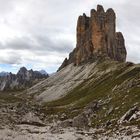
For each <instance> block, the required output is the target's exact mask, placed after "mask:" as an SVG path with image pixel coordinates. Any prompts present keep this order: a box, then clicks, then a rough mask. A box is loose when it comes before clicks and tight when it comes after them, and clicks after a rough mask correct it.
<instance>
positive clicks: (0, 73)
mask: <svg viewBox="0 0 140 140" xmlns="http://www.w3.org/2000/svg"><path fill="white" fill-rule="evenodd" d="M7 75H9V72H5V71H2V72H0V77H4V76H7Z"/></svg>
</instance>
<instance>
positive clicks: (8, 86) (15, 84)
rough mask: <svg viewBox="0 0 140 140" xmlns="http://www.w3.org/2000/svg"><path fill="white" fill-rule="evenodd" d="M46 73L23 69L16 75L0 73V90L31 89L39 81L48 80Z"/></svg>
mask: <svg viewBox="0 0 140 140" xmlns="http://www.w3.org/2000/svg"><path fill="white" fill-rule="evenodd" d="M48 77H49V75H48V74H47V73H45V71H44V73H41V72H39V71H33V70H32V69H31V70H27V69H26V68H25V67H22V68H20V70H19V71H18V72H17V74H12V73H11V72H10V73H6V72H4V73H2V76H1V77H0V90H1V91H7V90H8V91H9V90H22V89H26V88H29V87H31V86H32V85H33V84H35V83H37V82H38V81H40V80H41V79H45V78H48Z"/></svg>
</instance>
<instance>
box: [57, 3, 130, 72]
mask: <svg viewBox="0 0 140 140" xmlns="http://www.w3.org/2000/svg"><path fill="white" fill-rule="evenodd" d="M126 54H127V52H126V48H125V40H124V37H123V34H122V33H121V32H116V14H115V12H114V10H113V9H112V8H109V9H108V10H107V11H105V10H104V8H103V6H101V5H97V10H95V9H92V10H91V15H90V17H88V16H86V14H83V15H82V16H79V18H78V21H77V44H76V48H75V49H74V50H73V51H72V52H71V53H70V54H69V59H67V58H66V59H65V60H64V62H63V63H62V65H61V66H60V68H59V69H58V70H61V69H62V68H64V67H65V66H67V65H69V64H71V63H74V65H80V64H82V63H85V62H89V61H96V60H98V58H100V57H103V58H110V59H111V60H115V61H119V62H125V61H126Z"/></svg>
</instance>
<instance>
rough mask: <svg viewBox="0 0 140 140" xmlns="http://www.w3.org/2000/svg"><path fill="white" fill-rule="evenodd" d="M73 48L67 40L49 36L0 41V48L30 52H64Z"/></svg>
mask: <svg viewBox="0 0 140 140" xmlns="http://www.w3.org/2000/svg"><path fill="white" fill-rule="evenodd" d="M72 48H73V46H72V42H70V41H67V40H57V41H56V40H51V39H50V38H49V37H43V36H36V37H32V38H28V37H21V38H18V37H17V38H15V39H13V40H10V41H7V42H6V43H5V44H2V43H0V49H10V50H15V51H16V50H28V51H32V52H36V51H43V52H44V51H45V52H48V53H49V52H62V53H66V52H69V51H71V50H72Z"/></svg>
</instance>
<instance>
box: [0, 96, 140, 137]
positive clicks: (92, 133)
mask: <svg viewBox="0 0 140 140" xmlns="http://www.w3.org/2000/svg"><path fill="white" fill-rule="evenodd" d="M19 99H20V98H18V100H17V98H16V100H17V101H15V100H14V102H4V100H3V102H2V99H1V103H0V140H59V139H60V140H94V139H100V140H107V139H109V140H114V139H116V140H117V139H124V140H129V139H130V140H131V139H134V140H138V139H140V129H139V125H137V126H136V125H128V124H127V123H126V124H125V125H124V124H122V123H123V122H125V121H127V122H130V120H131V119H139V114H140V113H139V108H138V107H136V106H135V107H133V108H131V109H130V110H128V111H127V112H126V113H125V114H124V115H123V116H122V117H121V118H120V120H118V125H116V126H115V127H106V126H101V127H98V128H94V127H91V126H90V118H92V116H94V115H95V114H96V111H97V110H98V109H99V107H100V106H101V103H100V104H99V102H91V103H90V104H88V105H87V106H86V107H85V108H84V109H83V111H82V112H81V113H80V114H79V115H78V116H76V117H74V118H73V119H65V120H64V121H63V119H64V118H65V114H64V113H63V114H61V116H60V118H58V117H59V116H57V115H47V114H45V113H44V110H43V107H42V106H41V105H39V104H36V103H34V101H33V100H27V99H26V100H25V99H23V98H22V100H19ZM11 101H12V100H11ZM56 116H57V117H56ZM108 123H109V122H108ZM106 125H107V124H106ZM109 125H111V124H109Z"/></svg>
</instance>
